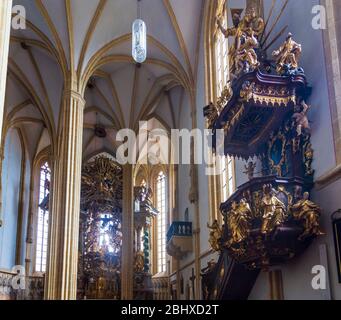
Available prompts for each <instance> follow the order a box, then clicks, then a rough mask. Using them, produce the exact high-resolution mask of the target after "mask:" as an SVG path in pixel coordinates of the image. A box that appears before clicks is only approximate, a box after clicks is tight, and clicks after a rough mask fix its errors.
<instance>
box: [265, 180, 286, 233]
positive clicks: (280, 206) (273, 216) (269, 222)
mask: <svg viewBox="0 0 341 320" xmlns="http://www.w3.org/2000/svg"><path fill="white" fill-rule="evenodd" d="M263 193H264V196H263V198H262V201H261V207H262V209H263V223H262V228H261V229H262V230H261V232H262V233H263V234H269V233H271V232H272V231H273V230H274V229H275V227H276V226H280V225H281V224H282V223H283V222H284V221H285V218H286V207H285V204H284V203H283V202H282V201H281V200H279V199H278V198H277V197H276V196H275V195H274V194H273V191H272V187H271V186H264V190H263Z"/></svg>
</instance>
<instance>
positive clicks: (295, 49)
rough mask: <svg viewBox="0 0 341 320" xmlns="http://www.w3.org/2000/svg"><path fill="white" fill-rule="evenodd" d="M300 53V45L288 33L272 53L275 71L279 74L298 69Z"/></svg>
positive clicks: (290, 72) (289, 72)
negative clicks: (282, 42)
mask: <svg viewBox="0 0 341 320" xmlns="http://www.w3.org/2000/svg"><path fill="white" fill-rule="evenodd" d="M301 53H302V46H301V45H300V44H299V43H297V42H295V41H294V40H293V38H292V34H291V33H289V34H288V36H287V38H286V40H285V42H284V44H283V45H282V46H281V47H280V48H279V49H278V50H275V51H274V52H273V53H272V56H273V57H274V58H275V59H276V64H277V67H276V71H277V72H278V73H279V74H281V75H287V74H292V73H293V72H296V71H298V63H299V59H300V57H301Z"/></svg>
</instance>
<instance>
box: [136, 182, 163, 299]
mask: <svg viewBox="0 0 341 320" xmlns="http://www.w3.org/2000/svg"><path fill="white" fill-rule="evenodd" d="M134 196H135V208H134V228H135V248H134V299H137V300H152V299H153V284H152V279H151V273H150V229H151V224H152V220H153V218H154V217H155V216H156V215H157V214H158V211H157V210H156V209H155V208H154V206H153V204H152V200H151V199H152V190H151V189H150V188H147V187H146V186H140V187H135V188H134Z"/></svg>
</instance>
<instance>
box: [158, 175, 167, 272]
mask: <svg viewBox="0 0 341 320" xmlns="http://www.w3.org/2000/svg"><path fill="white" fill-rule="evenodd" d="M156 202H157V210H158V211H159V214H158V216H157V271H158V272H164V271H166V221H167V219H166V216H167V211H166V210H167V203H166V176H165V174H164V173H163V172H162V171H161V172H160V173H159V174H158V176H157V180H156Z"/></svg>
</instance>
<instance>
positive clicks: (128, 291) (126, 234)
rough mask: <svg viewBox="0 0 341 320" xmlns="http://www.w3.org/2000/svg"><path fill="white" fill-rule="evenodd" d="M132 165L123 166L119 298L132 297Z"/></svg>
mask: <svg viewBox="0 0 341 320" xmlns="http://www.w3.org/2000/svg"><path fill="white" fill-rule="evenodd" d="M133 202H134V192H133V167H132V165H130V164H126V165H124V166H123V210H122V233H123V241H122V266H121V289H122V292H121V296H122V297H121V298H122V300H131V299H133V275H134V269H133V265H134V215H133V212H134V210H133Z"/></svg>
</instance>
